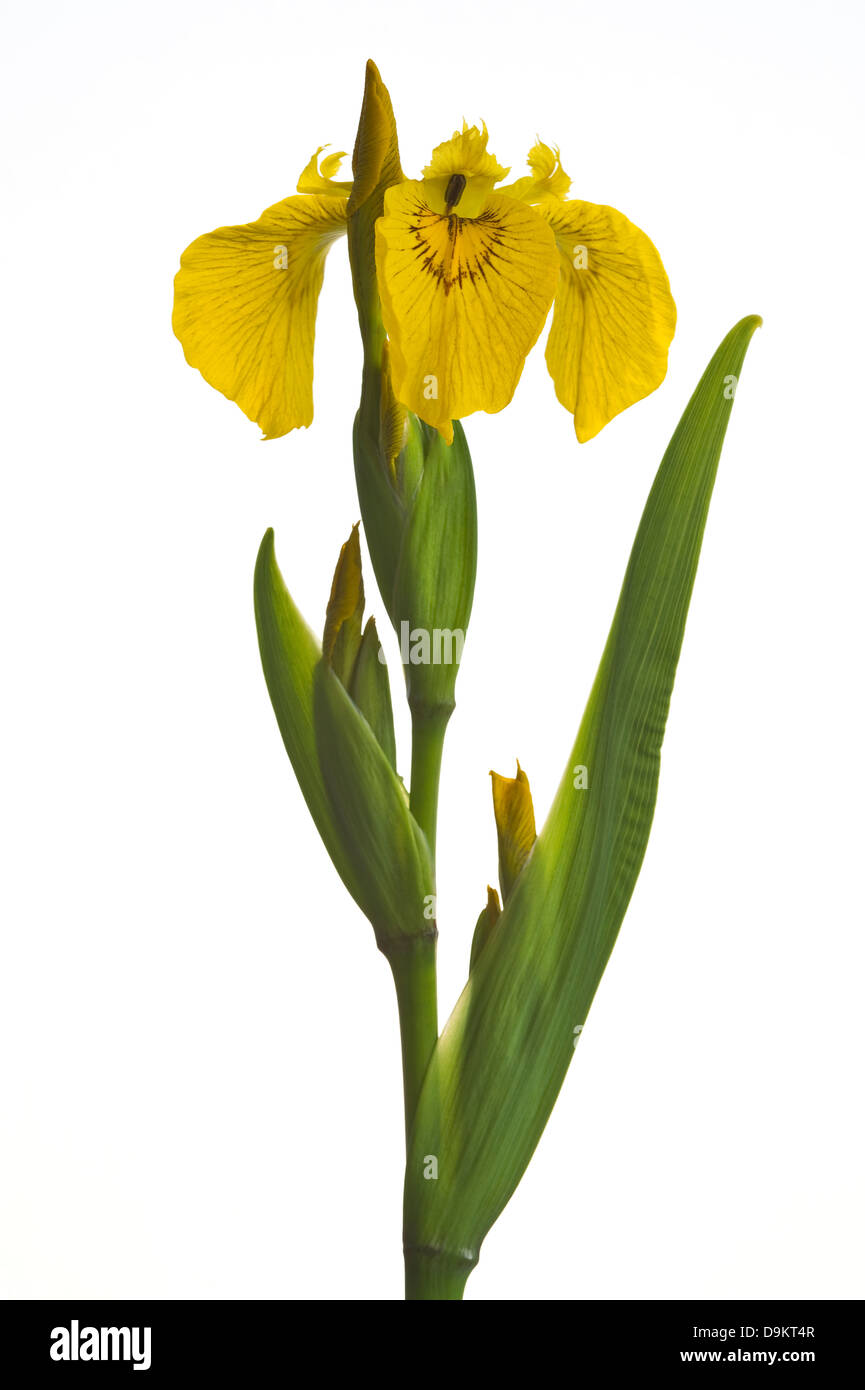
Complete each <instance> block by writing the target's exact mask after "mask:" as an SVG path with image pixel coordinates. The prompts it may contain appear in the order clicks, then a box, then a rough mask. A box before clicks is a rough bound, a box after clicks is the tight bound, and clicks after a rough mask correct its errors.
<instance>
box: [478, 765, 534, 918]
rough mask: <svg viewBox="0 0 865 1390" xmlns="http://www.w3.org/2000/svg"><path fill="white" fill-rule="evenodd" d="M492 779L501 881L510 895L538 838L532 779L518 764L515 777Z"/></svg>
mask: <svg viewBox="0 0 865 1390" xmlns="http://www.w3.org/2000/svg"><path fill="white" fill-rule="evenodd" d="M490 776H491V777H492V779H493V811H494V813H495V817H496V830H497V831H498V837H499V882H500V884H501V886H502V898H503V899H504V898H507V897H508V895H509V894H510V891H511V889H512V888H513V886H514V883H515V882H516V879H517V875H518V874H519V872H520V870H521V869H522V867H523V865H524V864H525V862H526V860H527V859H528V857H529V853H530V851H531V848H532V845H533V844H534V843H535V840H536V839H537V834H536V832H535V809H534V806H533V805H532V793H531V788H530V787H529V779H528V777H527V776H526V774H525V773H524V772H523V769H522V768H521V767H520V765H519V763H517V775H516V777H500V776H499V774H498V773H497V772H491V773H490Z"/></svg>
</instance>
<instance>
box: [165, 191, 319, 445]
mask: <svg viewBox="0 0 865 1390" xmlns="http://www.w3.org/2000/svg"><path fill="white" fill-rule="evenodd" d="M345 205H346V200H345V198H304V197H297V198H285V199H284V200H283V201H282V202H281V203H275V204H274V206H273V207H270V208H267V209H266V210H265V211H264V212H263V213H262V214H261V217H260V218H259V220H258V221H257V222H248V223H246V224H245V225H244V226H240V227H220V228H219V229H218V230H217V231H215V232H209V233H208V234H207V235H206V236H202V237H199V238H198V240H197V241H194V242H193V243H192V245H191V246H188V247H187V248H186V250H185V251H184V253H183V255H182V256H181V258H180V270H179V272H178V274H177V277H176V279H175V281H174V318H173V325H174V332H175V333H176V334H177V337H178V338H179V339H180V341H181V343H182V344H183V351H184V354H185V356H186V360H187V362H188V363H189V365H190V366H191V367H197V368H198V370H199V371H200V372H201V375H202V376H203V377H204V379H205V381H209V382H210V385H211V386H215V387H216V389H217V391H221V392H222V393H223V395H225V396H227V397H228V399H229V400H230V401H236V402H237V404H238V405H239V406H240V408H241V410H242V411H243V413H244V414H245V415H247V416H248V417H249V419H250V420H254V421H255V422H256V423H257V424H258V425H260V427H261V429H262V430H263V432H264V436H265V438H266V439H276V438H277V437H278V436H279V435H282V434H286V433H287V432H288V431H289V430H293V429H296V428H297V427H298V426H299V425H308V424H310V423H311V421H312V347H313V340H314V337H315V312H316V307H317V305H318V295H319V291H320V290H321V283H322V279H323V277H324V261H325V257H326V255H327V252H328V250H329V248H330V246H331V243H332V242H333V241H334V239H335V238H336V237H338V236H340V235H342V233H343V232H344V231H345Z"/></svg>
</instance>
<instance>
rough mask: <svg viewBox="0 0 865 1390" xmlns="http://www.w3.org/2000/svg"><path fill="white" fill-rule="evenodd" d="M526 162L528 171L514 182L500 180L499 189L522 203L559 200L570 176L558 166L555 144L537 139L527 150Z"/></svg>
mask: <svg viewBox="0 0 865 1390" xmlns="http://www.w3.org/2000/svg"><path fill="white" fill-rule="evenodd" d="M526 162H527V164H528V166H529V168H530V169H531V171H532V172H531V175H526V177H525V178H522V179H517V180H516V182H515V183H505V184H502V187H501V188H500V189H499V192H500V193H507V194H508V195H509V197H511V198H521V199H522V200H523V202H525V203H545V202H548V201H551V202H561V201H562V199H563V198H566V197H567V194H568V190H569V189H570V186H571V180H570V178H569V177H568V175H567V174H566V173H565V171H564V169H563V168H562V160H561V155H560V154H559V150H558V146H555V145H553V146H550V145H545V144H544V142H543V140H538V141H537V143H536V144H534V145H533V146H532V148H531V149H530V150H529V155H528V159H527V161H526Z"/></svg>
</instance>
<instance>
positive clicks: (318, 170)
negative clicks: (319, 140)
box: [297, 145, 352, 197]
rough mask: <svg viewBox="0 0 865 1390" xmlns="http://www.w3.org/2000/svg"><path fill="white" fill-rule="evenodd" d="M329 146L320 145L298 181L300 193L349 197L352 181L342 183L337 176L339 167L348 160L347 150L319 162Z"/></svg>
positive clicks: (326, 156)
mask: <svg viewBox="0 0 865 1390" xmlns="http://www.w3.org/2000/svg"><path fill="white" fill-rule="evenodd" d="M326 149H327V145H319V147H318V149H317V150H316V152H315V154H314V155H313V156H312V157H311V159H310V161H309V163H308V164H307V166H306V168H305V169H304V171H303V173H302V174H301V176H300V178H299V179H298V181H297V191H298V193H311V194H313V195H315V194H317V193H324V194H326V195H327V196H328V197H340V196H342V195H343V194H344V195H345V196H346V197H347V196H348V194H349V193H350V192H351V188H352V184H351V179H348V180H347V181H340V180H339V179H337V177H336V175H337V174H338V173H339V167H340V165H341V164H342V161H343V160H344V159H345V158H346V152H345V150H337V151H335V152H334V153H333V154H327V155H325V157H324V159H322V160H321V161H320V162H319V158H318V157H319V155H320V154H321V153H322V151H323V150H326Z"/></svg>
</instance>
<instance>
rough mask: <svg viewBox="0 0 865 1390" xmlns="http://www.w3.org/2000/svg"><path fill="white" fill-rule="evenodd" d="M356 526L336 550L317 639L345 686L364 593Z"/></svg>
mask: <svg viewBox="0 0 865 1390" xmlns="http://www.w3.org/2000/svg"><path fill="white" fill-rule="evenodd" d="M359 528H360V522H357V523H356V524H355V525H354V526H353V527H352V529H351V535H350V536H349V538H348V540H347V541H346V542H345V545H344V546H343V547H342V549H341V550H340V552H339V559H338V561H337V564H336V570H335V571H334V575H333V584H332V585H331V590H330V598H329V599H328V604H327V616H326V618H325V623H324V636H323V638H322V642H321V649H322V654H323V656H324V659H325V661H326V662H327V663H328V665H329V666H331V667H332V668H333V670H334V671H335V673H336V675H338V676H339V678H340V680H341V681H342V683H343V685H345V686H347V685H348V683H349V681H350V679H351V673H352V671H353V669H354V663H355V658H356V657H357V653H358V649H359V648H360V642H361V636H362V630H361V625H362V620H363V607H364V596H363V575H362V573H361V562H360V529H359Z"/></svg>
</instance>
